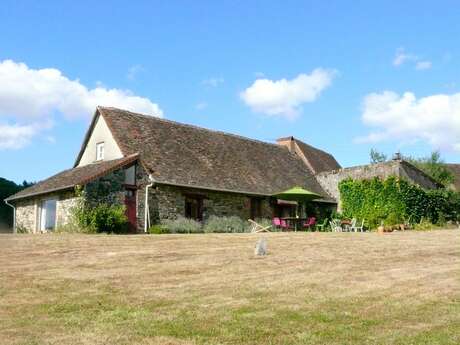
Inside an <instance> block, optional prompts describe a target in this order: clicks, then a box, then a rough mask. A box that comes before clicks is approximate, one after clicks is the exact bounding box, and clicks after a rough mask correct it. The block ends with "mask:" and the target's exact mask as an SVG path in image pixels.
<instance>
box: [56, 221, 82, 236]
mask: <svg viewBox="0 0 460 345" xmlns="http://www.w3.org/2000/svg"><path fill="white" fill-rule="evenodd" d="M55 233H57V234H59V233H67V234H79V233H87V229H85V228H82V227H81V226H79V225H78V224H76V223H75V222H74V221H71V222H69V223H67V224H63V225H59V226H58V227H57V228H56V230H55Z"/></svg>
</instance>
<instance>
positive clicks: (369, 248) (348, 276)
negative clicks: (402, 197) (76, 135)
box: [0, 230, 460, 345]
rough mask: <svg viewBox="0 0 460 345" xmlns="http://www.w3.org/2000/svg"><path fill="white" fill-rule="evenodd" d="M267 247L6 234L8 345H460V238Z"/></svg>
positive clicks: (334, 239) (215, 238) (0, 255)
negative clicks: (264, 251)
mask: <svg viewBox="0 0 460 345" xmlns="http://www.w3.org/2000/svg"><path fill="white" fill-rule="evenodd" d="M265 236H266V237H267V241H268V250H269V255H268V256H266V257H262V258H255V257H254V255H253V251H254V244H255V242H256V240H257V238H258V237H259V236H258V235H251V234H238V235H236V234H235V235H234V234H219V235H217V234H206V235H161V236H104V235H101V236H96V235H94V236H90V235H86V236H85V235H0V343H1V344H64V345H66V344H398V345H399V344H408V345H409V344H430V345H431V344H456V345H457V344H459V343H460V231H458V230H441V231H430V232H398V233H391V234H385V235H378V234H376V233H364V234H361V233H357V234H356V233H352V234H349V233H342V234H335V233H288V234H285V233H283V234H280V233H276V234H270V235H265Z"/></svg>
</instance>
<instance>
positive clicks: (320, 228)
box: [315, 218, 327, 231]
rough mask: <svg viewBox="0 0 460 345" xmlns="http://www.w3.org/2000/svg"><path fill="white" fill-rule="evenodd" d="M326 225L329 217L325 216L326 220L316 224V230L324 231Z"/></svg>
mask: <svg viewBox="0 0 460 345" xmlns="http://www.w3.org/2000/svg"><path fill="white" fill-rule="evenodd" d="M326 226H327V218H324V221H323V222H322V223H321V224H316V225H315V230H316V231H324V229H325V228H326Z"/></svg>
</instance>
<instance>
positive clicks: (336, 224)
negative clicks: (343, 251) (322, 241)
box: [330, 219, 343, 232]
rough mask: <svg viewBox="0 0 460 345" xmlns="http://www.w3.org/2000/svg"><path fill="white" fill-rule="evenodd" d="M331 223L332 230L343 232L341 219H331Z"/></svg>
mask: <svg viewBox="0 0 460 345" xmlns="http://www.w3.org/2000/svg"><path fill="white" fill-rule="evenodd" d="M330 224H331V229H332V231H334V232H342V231H343V229H342V225H341V224H340V220H339V219H333V220H331V221H330Z"/></svg>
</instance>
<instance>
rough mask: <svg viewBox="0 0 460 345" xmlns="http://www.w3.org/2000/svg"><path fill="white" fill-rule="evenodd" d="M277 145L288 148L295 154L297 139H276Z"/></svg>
mask: <svg viewBox="0 0 460 345" xmlns="http://www.w3.org/2000/svg"><path fill="white" fill-rule="evenodd" d="M276 143H277V144H278V145H281V146H286V147H287V148H288V150H289V152H291V153H295V139H294V137H293V136H290V137H285V138H279V139H276Z"/></svg>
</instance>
